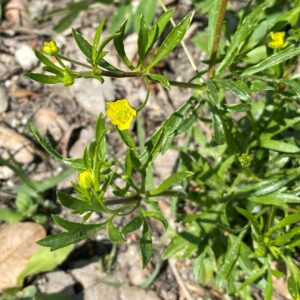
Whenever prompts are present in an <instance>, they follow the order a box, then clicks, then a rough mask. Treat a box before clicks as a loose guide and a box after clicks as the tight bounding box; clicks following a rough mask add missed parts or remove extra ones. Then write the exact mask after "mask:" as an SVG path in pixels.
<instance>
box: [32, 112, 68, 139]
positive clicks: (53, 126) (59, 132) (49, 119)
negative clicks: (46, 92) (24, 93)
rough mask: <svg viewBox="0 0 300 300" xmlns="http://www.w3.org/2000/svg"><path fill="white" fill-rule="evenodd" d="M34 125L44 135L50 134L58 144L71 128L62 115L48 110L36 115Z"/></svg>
mask: <svg viewBox="0 0 300 300" xmlns="http://www.w3.org/2000/svg"><path fill="white" fill-rule="evenodd" d="M34 123H35V124H36V126H37V128H38V129H39V130H40V132H41V133H42V134H44V135H46V134H47V133H49V134H50V135H51V136H52V138H53V139H54V141H56V142H58V141H59V140H61V139H62V137H63V136H64V133H65V131H66V130H67V129H68V128H69V125H68V123H67V121H66V120H65V118H64V117H63V116H62V115H59V114H58V113H57V112H56V111H54V110H51V109H47V108H41V109H39V110H38V111H37V112H36V113H35V115H34Z"/></svg>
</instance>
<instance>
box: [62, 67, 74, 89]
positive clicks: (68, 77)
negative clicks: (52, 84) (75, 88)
mask: <svg viewBox="0 0 300 300" xmlns="http://www.w3.org/2000/svg"><path fill="white" fill-rule="evenodd" d="M73 83H74V77H73V75H72V74H71V73H70V72H69V71H67V70H65V71H64V77H63V84H64V86H70V85H72V84H73Z"/></svg>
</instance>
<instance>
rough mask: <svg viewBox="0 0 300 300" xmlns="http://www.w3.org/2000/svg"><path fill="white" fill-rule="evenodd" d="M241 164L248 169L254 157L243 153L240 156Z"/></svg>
mask: <svg viewBox="0 0 300 300" xmlns="http://www.w3.org/2000/svg"><path fill="white" fill-rule="evenodd" d="M239 162H240V164H241V166H242V167H243V168H248V167H250V166H251V162H252V157H251V156H250V155H249V154H247V153H243V154H242V155H240V156H239Z"/></svg>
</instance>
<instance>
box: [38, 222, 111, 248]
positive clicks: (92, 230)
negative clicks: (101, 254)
mask: <svg viewBox="0 0 300 300" xmlns="http://www.w3.org/2000/svg"><path fill="white" fill-rule="evenodd" d="M54 218H55V222H57V223H58V225H60V226H61V225H63V226H62V227H64V228H68V230H69V232H60V233H57V234H52V235H50V236H47V237H46V238H44V239H42V240H39V241H38V242H37V244H39V245H41V246H44V247H50V250H51V251H54V250H57V249H60V248H63V247H66V246H68V245H72V244H75V243H77V242H80V241H82V240H85V239H87V238H89V237H90V236H93V235H95V234H96V233H97V232H98V231H99V230H101V229H103V228H105V226H106V222H104V223H101V224H91V225H90V224H81V223H73V222H69V221H67V220H63V219H61V218H59V217H58V216H55V217H54Z"/></svg>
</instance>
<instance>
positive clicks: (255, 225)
mask: <svg viewBox="0 0 300 300" xmlns="http://www.w3.org/2000/svg"><path fill="white" fill-rule="evenodd" d="M235 209H236V210H237V211H238V212H239V213H240V214H241V215H243V216H244V217H245V218H246V219H248V221H249V222H250V223H251V225H252V226H253V228H254V231H255V233H256V234H257V235H260V234H261V230H260V227H259V224H258V222H257V220H256V219H255V217H254V216H253V215H252V214H251V212H249V211H247V210H245V209H243V208H240V207H236V208H235Z"/></svg>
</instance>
